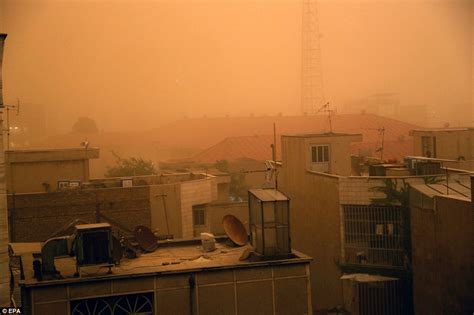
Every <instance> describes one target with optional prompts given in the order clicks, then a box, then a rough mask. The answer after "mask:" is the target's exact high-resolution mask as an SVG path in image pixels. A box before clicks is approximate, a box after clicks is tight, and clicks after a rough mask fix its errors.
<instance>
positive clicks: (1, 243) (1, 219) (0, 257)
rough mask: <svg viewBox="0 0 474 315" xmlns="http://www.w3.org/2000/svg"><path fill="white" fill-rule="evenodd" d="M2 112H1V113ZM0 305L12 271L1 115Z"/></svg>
mask: <svg viewBox="0 0 474 315" xmlns="http://www.w3.org/2000/svg"><path fill="white" fill-rule="evenodd" d="M6 37H7V34H0V110H1V109H3V108H4V106H3V85H2V63H3V47H4V43H5V39H6ZM1 114H2V113H1V112H0V115H1ZM0 130H1V131H2V132H1V133H0V134H1V139H0V178H1V183H0V187H2V188H0V196H2V197H1V198H0V305H2V306H8V305H10V295H9V292H10V277H9V275H10V272H9V270H8V265H9V263H8V242H9V238H8V210H7V200H6V188H5V150H4V147H3V123H2V119H1V117H0Z"/></svg>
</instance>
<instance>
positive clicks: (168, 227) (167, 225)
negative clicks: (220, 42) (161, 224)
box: [155, 194, 170, 235]
mask: <svg viewBox="0 0 474 315" xmlns="http://www.w3.org/2000/svg"><path fill="white" fill-rule="evenodd" d="M155 197H161V200H163V210H164V212H165V221H166V233H167V234H168V235H170V226H169V223H168V210H167V209H166V199H165V198H166V197H167V195H166V194H161V195H155Z"/></svg>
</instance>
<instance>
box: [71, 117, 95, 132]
mask: <svg viewBox="0 0 474 315" xmlns="http://www.w3.org/2000/svg"><path fill="white" fill-rule="evenodd" d="M72 132H73V133H89V134H90V133H98V132H99V128H98V127H97V124H96V122H95V121H94V120H93V119H91V118H89V117H79V118H78V119H77V121H76V122H75V123H74V125H72Z"/></svg>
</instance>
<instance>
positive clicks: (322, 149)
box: [311, 145, 329, 163]
mask: <svg viewBox="0 0 474 315" xmlns="http://www.w3.org/2000/svg"><path fill="white" fill-rule="evenodd" d="M311 162H313V163H328V162H329V145H313V146H311Z"/></svg>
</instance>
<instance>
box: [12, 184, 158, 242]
mask: <svg viewBox="0 0 474 315" xmlns="http://www.w3.org/2000/svg"><path fill="white" fill-rule="evenodd" d="M149 191H150V188H149V187H148V186H144V187H131V188H109V189H97V190H80V191H67V192H54V193H36V194H17V195H9V196H8V210H9V211H8V212H9V220H10V224H11V226H10V233H11V241H12V242H35V241H36V242H39V241H44V240H46V239H47V238H48V237H49V236H50V235H51V234H52V233H54V232H56V231H57V230H59V229H60V228H62V227H63V226H65V225H66V224H68V223H70V222H71V221H73V220H74V219H83V220H85V221H88V222H91V223H92V222H95V217H96V216H95V214H96V210H97V209H98V210H99V211H100V213H102V214H104V215H105V216H107V217H110V218H111V219H112V220H114V221H117V222H118V223H120V224H122V225H124V226H125V227H127V228H129V229H133V228H134V227H135V226H137V225H146V226H150V225H151V216H150V200H149V199H150V192H149Z"/></svg>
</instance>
